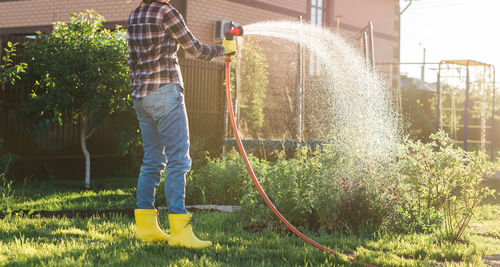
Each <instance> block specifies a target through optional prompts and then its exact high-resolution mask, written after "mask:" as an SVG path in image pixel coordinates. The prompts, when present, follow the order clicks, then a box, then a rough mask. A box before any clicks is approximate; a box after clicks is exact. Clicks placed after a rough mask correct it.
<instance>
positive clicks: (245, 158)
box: [225, 26, 374, 266]
mask: <svg viewBox="0 0 500 267" xmlns="http://www.w3.org/2000/svg"><path fill="white" fill-rule="evenodd" d="M242 35H243V28H242V27H241V26H237V27H234V28H233V29H231V30H230V31H228V32H226V39H227V40H232V39H233V37H234V36H242ZM231 61H232V59H231V55H226V59H225V62H226V67H225V79H226V101H227V111H228V113H229V118H230V121H231V126H232V128H233V133H234V138H235V139H236V143H237V144H238V149H239V151H240V154H241V156H242V158H243V161H244V162H245V165H246V167H247V170H248V173H249V174H250V177H251V178H252V181H253V183H254V185H255V187H256V188H257V191H259V194H260V196H261V197H262V198H263V199H264V201H265V202H266V204H267V206H269V208H270V209H271V210H272V211H273V213H274V214H275V215H276V216H277V217H278V219H280V221H281V222H282V223H283V224H284V225H285V226H286V227H287V228H288V229H290V231H292V232H293V233H294V234H295V235H296V236H298V237H300V238H301V239H302V240H304V241H306V242H307V243H308V244H310V245H312V246H314V247H316V248H319V249H321V250H322V251H324V252H327V253H329V254H331V255H334V256H335V255H341V254H339V253H337V252H335V251H333V250H332V249H329V248H327V247H325V246H323V245H321V244H319V243H317V242H315V241H314V240H312V239H311V238H309V237H307V236H306V235H304V234H303V233H302V232H300V231H299V230H298V229H297V228H295V226H293V225H292V224H291V223H290V222H288V220H287V219H286V218H285V217H284V216H283V215H282V214H281V213H280V212H279V211H278V209H277V208H276V206H274V204H273V202H272V201H271V199H269V197H268V196H267V195H266V193H265V192H264V189H263V188H262V186H261V185H260V182H259V180H258V179H257V176H256V175H255V172H254V171H253V168H252V165H251V164H250V161H249V160H248V156H247V153H246V150H245V147H244V146H243V143H242V141H241V138H240V134H239V132H238V128H237V126H236V120H235V118H234V112H233V101H232V98H231V86H230V81H231V79H230V78H231ZM344 256H345V257H347V259H348V260H349V261H350V262H352V263H355V264H363V265H365V266H374V265H371V264H367V263H362V262H360V261H358V260H356V259H354V258H352V257H349V256H346V255H344Z"/></svg>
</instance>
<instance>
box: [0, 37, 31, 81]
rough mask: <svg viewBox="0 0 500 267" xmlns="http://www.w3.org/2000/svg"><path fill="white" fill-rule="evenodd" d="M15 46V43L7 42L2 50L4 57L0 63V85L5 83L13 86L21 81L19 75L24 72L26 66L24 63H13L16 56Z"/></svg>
mask: <svg viewBox="0 0 500 267" xmlns="http://www.w3.org/2000/svg"><path fill="white" fill-rule="evenodd" d="M16 46H17V43H12V42H7V47H6V48H4V52H5V55H4V56H2V61H0V85H1V84H3V83H5V82H10V83H11V84H14V83H15V81H16V80H19V79H21V76H20V75H21V73H24V72H26V68H27V66H28V65H27V64H26V63H24V62H21V63H19V64H15V63H14V60H13V58H14V57H15V56H16V55H17V54H16ZM0 54H1V53H0Z"/></svg>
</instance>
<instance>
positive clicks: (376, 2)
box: [333, 0, 399, 62]
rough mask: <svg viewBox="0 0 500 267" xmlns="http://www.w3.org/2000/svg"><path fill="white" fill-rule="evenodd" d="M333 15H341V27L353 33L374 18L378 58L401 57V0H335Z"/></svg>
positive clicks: (391, 59) (389, 60) (381, 59)
mask: <svg viewBox="0 0 500 267" xmlns="http://www.w3.org/2000/svg"><path fill="white" fill-rule="evenodd" d="M333 11H334V14H333V15H334V16H333V19H336V17H337V16H339V15H340V16H342V17H341V24H340V25H341V26H340V31H341V32H342V33H343V34H344V35H346V36H350V35H352V34H353V33H355V32H357V31H358V30H359V28H362V27H364V26H366V25H367V24H368V22H369V21H372V22H373V26H374V32H375V40H374V43H375V55H376V61H377V62H397V61H398V58H399V4H398V0H371V1H365V0H352V1H334V7H333Z"/></svg>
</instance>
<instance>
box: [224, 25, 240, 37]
mask: <svg viewBox="0 0 500 267" xmlns="http://www.w3.org/2000/svg"><path fill="white" fill-rule="evenodd" d="M242 35H243V27H241V26H236V27H234V28H233V29H231V30H229V31H227V32H226V39H227V40H233V36H242Z"/></svg>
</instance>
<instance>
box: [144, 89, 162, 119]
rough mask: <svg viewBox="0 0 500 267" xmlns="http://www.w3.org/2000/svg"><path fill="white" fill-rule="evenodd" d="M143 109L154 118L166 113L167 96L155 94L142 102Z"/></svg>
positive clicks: (159, 93)
mask: <svg viewBox="0 0 500 267" xmlns="http://www.w3.org/2000/svg"><path fill="white" fill-rule="evenodd" d="M142 108H143V109H144V110H145V111H146V112H147V113H148V114H149V115H151V116H152V117H153V118H156V117H157V116H159V115H160V114H163V113H165V94H163V93H161V92H153V93H151V94H149V95H148V96H146V97H145V98H144V99H143V100H142Z"/></svg>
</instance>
